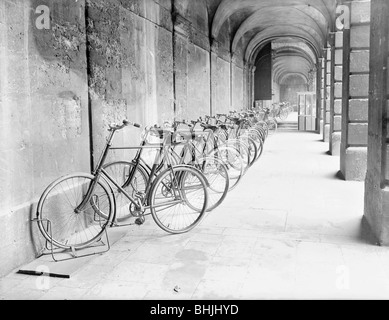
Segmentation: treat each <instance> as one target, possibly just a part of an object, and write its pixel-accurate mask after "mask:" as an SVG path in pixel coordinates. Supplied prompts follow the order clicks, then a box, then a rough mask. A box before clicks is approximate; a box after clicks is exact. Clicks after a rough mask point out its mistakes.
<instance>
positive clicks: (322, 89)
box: [320, 56, 327, 137]
mask: <svg viewBox="0 0 389 320" xmlns="http://www.w3.org/2000/svg"><path fill="white" fill-rule="evenodd" d="M326 66H327V62H326V56H325V57H323V58H322V59H321V74H320V76H321V81H320V84H321V86H320V93H321V104H320V135H321V136H323V137H324V121H325V119H324V118H325V108H326V90H325V88H326Z"/></svg>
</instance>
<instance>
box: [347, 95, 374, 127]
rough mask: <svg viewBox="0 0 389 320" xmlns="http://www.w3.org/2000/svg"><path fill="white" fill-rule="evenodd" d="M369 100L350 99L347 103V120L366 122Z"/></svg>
mask: <svg viewBox="0 0 389 320" xmlns="http://www.w3.org/2000/svg"><path fill="white" fill-rule="evenodd" d="M368 104H369V100H368V99H352V100H350V101H349V119H350V121H366V122H367V121H368V119H369V105H368Z"/></svg>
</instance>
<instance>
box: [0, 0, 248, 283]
mask: <svg viewBox="0 0 389 320" xmlns="http://www.w3.org/2000/svg"><path fill="white" fill-rule="evenodd" d="M42 6H44V7H42ZM38 7H39V8H38ZM37 9H39V10H37ZM45 10H46V11H47V12H46V11H45ZM45 17H46V18H47V19H45ZM208 29H209V21H208V10H207V7H206V2H205V1H200V0H199V1H189V0H180V1H178V0H158V1H156V0H131V1H124V0H109V1H106V0H104V1H103V0H93V1H92V0H39V1H38V0H29V1H26V0H3V1H0V35H1V36H0V112H1V117H0V121H1V126H0V127H1V137H2V139H1V144H0V151H1V152H0V154H1V163H2V170H1V172H0V182H1V183H0V188H1V189H0V191H1V192H0V194H1V195H0V197H1V198H0V203H1V210H0V223H1V225H2V226H3V232H2V242H1V245H0V276H1V275H4V274H6V273H7V272H9V271H11V270H12V269H13V268H15V267H17V266H20V265H21V264H23V263H26V262H28V261H30V260H32V259H34V258H35V255H36V252H37V251H38V250H40V249H41V248H42V244H43V243H42V239H41V237H40V235H39V233H38V232H37V230H36V229H37V228H36V226H35V225H34V224H33V223H31V219H32V218H33V217H34V215H35V206H36V202H37V200H38V199H39V196H40V195H41V193H42V192H43V191H44V188H45V187H46V186H47V185H48V184H49V183H50V182H52V181H53V180H54V179H56V178H58V177H60V176H62V175H65V174H67V173H70V172H75V171H78V172H79V171H87V172H89V171H90V170H91V167H92V166H93V165H94V164H96V161H97V160H98V159H97V158H98V157H99V155H100V151H101V149H102V147H103V145H104V142H105V138H106V136H107V125H108V124H109V123H111V122H114V121H121V120H122V119H124V118H128V119H129V120H133V121H136V122H139V123H141V124H142V125H143V126H146V125H153V124H156V123H161V122H163V121H164V120H171V119H173V118H174V117H175V118H176V119H189V120H192V119H197V118H198V117H199V116H204V115H206V114H210V113H211V112H212V113H214V114H215V113H216V112H219V113H222V112H227V111H229V110H231V108H232V106H234V107H235V108H236V109H239V108H241V107H243V105H244V101H245V100H244V92H245V90H246V88H247V86H246V85H245V83H244V81H245V79H247V75H246V74H245V72H244V70H245V67H244V64H243V62H242V61H241V59H232V58H231V54H230V53H229V51H228V49H226V48H229V44H228V41H227V42H225V41H226V40H225V36H224V35H225V33H223V32H222V33H221V37H220V38H218V39H215V40H213V43H212V44H211V43H210V37H209V30H208ZM223 34H224V35H223ZM246 100H247V99H246ZM139 136H140V130H138V129H135V128H131V129H130V128H129V129H127V130H126V131H123V132H122V133H121V134H119V135H118V139H117V140H116V143H117V144H118V145H122V144H133V143H139ZM119 154H120V157H124V156H125V157H128V158H130V157H131V154H128V153H125V152H121V153H119ZM116 156H118V154H116Z"/></svg>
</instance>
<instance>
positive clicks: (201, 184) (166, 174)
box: [149, 166, 208, 234]
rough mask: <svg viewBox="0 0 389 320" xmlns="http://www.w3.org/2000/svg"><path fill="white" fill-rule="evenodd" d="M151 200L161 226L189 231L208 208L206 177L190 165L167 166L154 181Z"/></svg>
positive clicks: (152, 210) (171, 229) (176, 230)
mask: <svg viewBox="0 0 389 320" xmlns="http://www.w3.org/2000/svg"><path fill="white" fill-rule="evenodd" d="M149 204H150V210H151V215H152V217H153V219H154V221H155V222H156V224H157V225H158V226H159V227H160V228H161V229H163V230H164V231H166V232H169V233H172V234H180V233H185V232H188V231H190V230H192V229H193V228H194V227H196V226H197V225H198V224H199V223H200V222H201V220H202V219H203V217H204V214H205V213H206V211H207V205H208V191H207V182H206V179H205V178H204V176H203V174H202V173H201V172H199V171H198V170H196V169H194V168H192V167H189V166H176V167H172V168H168V169H167V170H165V171H163V172H162V173H161V174H160V175H159V176H158V177H157V178H156V180H155V181H154V183H153V188H152V190H151V192H150V199H149Z"/></svg>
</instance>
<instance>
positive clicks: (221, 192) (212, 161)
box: [195, 156, 230, 212]
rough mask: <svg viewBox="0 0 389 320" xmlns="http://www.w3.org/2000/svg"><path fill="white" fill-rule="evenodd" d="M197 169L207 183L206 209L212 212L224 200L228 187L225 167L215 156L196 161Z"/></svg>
mask: <svg viewBox="0 0 389 320" xmlns="http://www.w3.org/2000/svg"><path fill="white" fill-rule="evenodd" d="M195 167H196V168H199V169H200V170H201V172H202V173H203V174H204V176H205V178H206V179H207V182H208V209H207V211H208V212H210V211H213V210H214V209H216V208H217V207H218V206H219V205H220V204H221V203H222V202H223V201H224V199H225V198H226V196H227V193H228V189H229V186H230V182H229V177H228V170H227V166H226V165H225V164H224V163H223V161H222V160H221V159H219V158H218V157H217V156H214V157H205V158H202V159H199V160H196V164H195Z"/></svg>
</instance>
